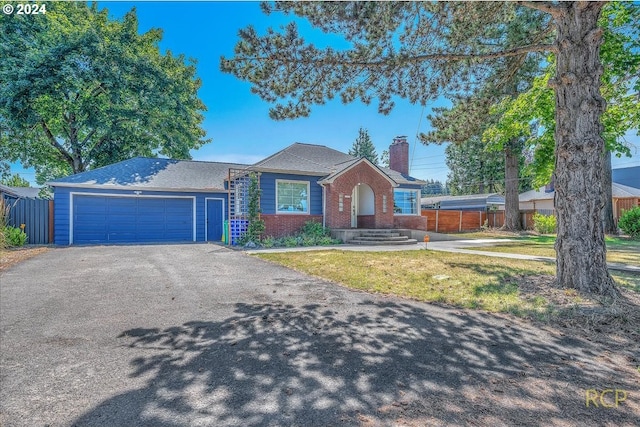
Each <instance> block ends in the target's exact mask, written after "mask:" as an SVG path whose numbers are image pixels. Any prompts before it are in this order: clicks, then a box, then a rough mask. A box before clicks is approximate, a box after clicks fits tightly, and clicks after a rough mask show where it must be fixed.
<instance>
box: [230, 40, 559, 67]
mask: <svg viewBox="0 0 640 427" xmlns="http://www.w3.org/2000/svg"><path fill="white" fill-rule="evenodd" d="M557 51H558V48H557V47H556V46H555V45H549V44H536V45H530V46H521V47H518V48H514V49H510V50H505V51H501V52H490V53H479V54H464V53H460V54H457V53H430V54H425V55H416V56H411V57H405V58H401V60H400V61H399V62H404V63H419V62H425V61H463V60H465V59H480V60H487V59H496V58H508V57H511V56H518V55H524V54H527V53H534V52H554V53H557ZM279 59H281V58H278V57H275V56H269V57H247V56H243V57H235V58H231V59H228V60H227V61H230V62H241V61H266V60H279ZM388 59H389V58H387V59H386V60H384V59H383V60H380V61H348V60H341V59H338V58H324V59H311V60H306V61H296V62H298V63H302V64H305V65H316V66H322V65H331V66H344V67H370V68H379V67H386V66H388V65H389V63H388ZM283 62H289V61H283Z"/></svg>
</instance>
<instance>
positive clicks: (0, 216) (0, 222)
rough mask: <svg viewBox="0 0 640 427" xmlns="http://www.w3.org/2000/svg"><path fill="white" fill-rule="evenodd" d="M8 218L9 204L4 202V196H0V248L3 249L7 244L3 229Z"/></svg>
mask: <svg viewBox="0 0 640 427" xmlns="http://www.w3.org/2000/svg"><path fill="white" fill-rule="evenodd" d="M8 219H9V205H7V202H5V200H4V197H0V249H5V248H6V247H7V246H8V244H7V238H6V236H5V234H4V229H5V227H6V226H7V220H8Z"/></svg>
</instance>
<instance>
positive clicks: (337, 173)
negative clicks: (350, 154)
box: [318, 157, 398, 187]
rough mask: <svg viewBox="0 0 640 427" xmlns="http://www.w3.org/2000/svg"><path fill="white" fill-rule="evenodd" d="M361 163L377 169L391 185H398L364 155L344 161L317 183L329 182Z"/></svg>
mask: <svg viewBox="0 0 640 427" xmlns="http://www.w3.org/2000/svg"><path fill="white" fill-rule="evenodd" d="M363 163H364V164H366V165H368V166H369V167H371V168H372V169H373V170H375V171H377V172H378V173H379V174H380V175H382V176H383V177H384V178H385V179H386V180H387V181H389V183H390V184H391V185H392V186H393V187H397V186H398V183H397V182H396V181H394V180H393V178H391V177H390V176H389V175H387V174H386V173H385V172H384V171H383V170H382V169H380V168H379V167H378V166H376V165H374V164H373V163H371V162H370V161H369V160H368V159H366V158H364V157H361V158H360V159H356V160H353V161H350V162H347V163H344V164H343V165H342V167H341V168H340V169H338V170H336V171H335V172H334V173H332V174H330V175H328V176H327V177H325V178H323V179H322V180H320V181H318V183H319V184H331V183H333V182H334V181H335V180H336V179H337V178H338V177H340V176H341V175H343V174H345V173H346V172H348V171H350V170H352V169H353V168H355V167H356V166H358V165H361V164H363Z"/></svg>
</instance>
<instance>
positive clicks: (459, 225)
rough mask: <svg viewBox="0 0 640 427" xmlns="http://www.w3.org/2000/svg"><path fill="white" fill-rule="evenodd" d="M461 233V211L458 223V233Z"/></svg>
mask: <svg viewBox="0 0 640 427" xmlns="http://www.w3.org/2000/svg"><path fill="white" fill-rule="evenodd" d="M460 232H462V211H460V222H459V223H458V233H460Z"/></svg>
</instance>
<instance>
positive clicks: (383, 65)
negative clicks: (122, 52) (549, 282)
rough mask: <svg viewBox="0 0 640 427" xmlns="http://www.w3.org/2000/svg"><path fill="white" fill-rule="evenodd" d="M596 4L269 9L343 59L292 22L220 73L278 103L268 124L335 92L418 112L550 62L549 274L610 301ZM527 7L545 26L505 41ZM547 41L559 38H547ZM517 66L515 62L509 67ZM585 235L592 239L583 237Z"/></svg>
mask: <svg viewBox="0 0 640 427" xmlns="http://www.w3.org/2000/svg"><path fill="white" fill-rule="evenodd" d="M603 5H604V3H600V2H582V1H567V2H548V1H540V2H534V1H518V2H504V3H501V2H437V3H432V2H276V3H275V4H273V5H264V6H263V7H264V8H265V11H267V12H269V13H271V12H274V11H276V10H277V11H283V12H285V13H295V14H296V15H297V16H299V17H304V18H307V19H308V20H309V21H310V22H311V24H312V25H314V26H315V27H318V28H320V29H321V30H323V31H325V32H335V33H341V34H343V35H344V37H345V39H346V40H347V42H348V43H349V44H350V45H349V46H350V47H348V48H346V49H345V50H337V49H334V48H332V47H327V48H323V49H321V48H318V47H316V46H314V45H311V44H307V43H306V42H305V41H304V40H303V38H302V37H301V36H300V34H299V33H298V30H297V26H296V24H295V23H291V24H289V25H288V26H286V27H285V28H284V29H283V31H282V32H277V31H274V30H272V29H269V30H268V31H267V33H266V34H265V35H264V36H259V35H258V34H257V32H256V31H255V30H254V29H253V28H252V27H249V28H246V29H243V30H241V31H240V41H239V42H238V43H237V44H236V47H235V55H234V57H232V58H225V57H223V58H221V68H222V70H223V71H226V72H230V73H233V74H234V75H236V76H237V77H239V78H241V79H244V80H247V81H249V82H251V83H252V85H253V87H252V90H253V91H254V93H256V94H258V95H259V96H261V97H262V98H263V99H265V100H267V101H269V102H273V103H276V105H275V106H274V107H273V108H272V109H271V112H270V114H271V117H273V118H276V119H284V118H293V117H300V116H307V115H308V114H309V112H310V109H311V106H312V105H318V104H323V103H324V102H326V101H327V100H328V99H332V98H333V97H334V96H336V95H339V96H340V97H341V99H342V101H343V102H351V101H354V100H355V99H360V100H362V101H363V102H365V103H369V102H371V100H372V99H373V98H377V99H378V100H379V104H378V110H379V111H380V112H381V113H388V112H389V111H390V110H391V109H392V108H393V106H394V102H393V99H394V96H400V97H403V98H407V99H408V100H409V101H411V102H415V103H421V104H423V105H425V104H426V103H427V101H429V100H431V99H434V98H435V97H437V96H440V95H443V94H444V95H447V96H451V95H456V94H464V93H472V92H474V91H475V90H477V89H478V88H481V87H483V86H484V84H485V82H486V81H487V79H489V78H490V77H492V76H493V75H494V73H493V71H494V70H495V69H496V68H499V67H501V66H502V64H503V63H504V62H505V60H508V59H509V58H523V57H525V58H526V57H529V56H530V55H538V54H540V53H543V52H544V53H554V54H555V57H556V63H557V67H556V74H555V76H554V78H553V79H552V80H551V81H550V85H551V86H552V87H553V88H554V92H555V106H556V108H555V114H556V117H555V119H556V135H555V141H556V145H555V153H556V166H555V177H556V180H555V183H556V187H555V188H556V199H557V203H556V211H557V218H558V237H557V240H556V253H557V257H556V259H557V262H556V276H557V280H558V282H559V283H560V284H561V285H562V286H565V287H571V288H576V289H578V290H580V291H582V292H585V293H594V294H599V295H606V296H617V295H618V294H619V291H618V288H617V286H616V285H615V283H614V281H613V279H612V278H611V276H610V275H609V272H608V270H607V264H606V259H605V255H606V247H605V243H604V232H603V228H602V221H601V214H602V198H601V193H602V176H601V175H602V167H601V166H602V153H603V150H604V141H603V138H602V135H601V133H602V124H601V122H600V117H601V115H602V112H603V111H604V107H605V102H604V99H603V98H602V96H601V95H600V77H601V75H602V68H603V67H602V63H601V61H600V45H601V44H602V35H603V30H602V29H601V28H599V26H598V19H599V17H600V14H601V10H602V7H603ZM527 8H530V9H533V10H535V11H537V12H538V13H539V14H540V16H541V19H540V24H539V25H537V26H535V27H533V28H531V27H530V26H525V25H523V28H526V30H525V31H523V33H522V34H520V36H519V37H518V38H507V37H506V33H505V31H506V29H507V28H508V27H509V23H510V22H514V21H515V22H517V20H518V19H522V16H523V15H524V14H525V12H524V11H525V10H526V9H527ZM549 35H554V36H555V37H554V38H553V39H550V38H549ZM512 64H513V67H514V68H513V69H514V70H515V69H517V68H518V67H519V65H520V64H519V61H512ZM585 236H589V238H585Z"/></svg>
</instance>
